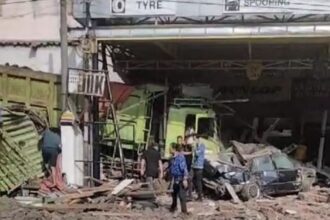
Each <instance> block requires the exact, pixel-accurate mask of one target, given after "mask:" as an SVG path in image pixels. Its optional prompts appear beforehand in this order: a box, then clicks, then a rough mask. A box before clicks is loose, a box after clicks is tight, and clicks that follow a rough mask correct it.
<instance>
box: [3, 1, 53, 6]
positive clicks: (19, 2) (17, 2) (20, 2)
mask: <svg viewBox="0 0 330 220" xmlns="http://www.w3.org/2000/svg"><path fill="white" fill-rule="evenodd" d="M41 1H50V0H25V1H13V2H3V3H0V5H13V4H24V3H30V2H41Z"/></svg>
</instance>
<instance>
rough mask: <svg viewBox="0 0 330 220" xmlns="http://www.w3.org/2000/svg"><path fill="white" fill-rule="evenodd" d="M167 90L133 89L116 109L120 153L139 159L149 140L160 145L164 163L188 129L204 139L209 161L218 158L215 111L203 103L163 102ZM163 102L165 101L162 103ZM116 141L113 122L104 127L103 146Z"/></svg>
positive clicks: (219, 144) (194, 100) (192, 100)
mask: <svg viewBox="0 0 330 220" xmlns="http://www.w3.org/2000/svg"><path fill="white" fill-rule="evenodd" d="M166 93H167V88H163V87H155V86H153V85H144V86H140V87H136V88H135V89H134V91H133V92H132V93H131V95H130V96H129V97H128V98H127V99H126V100H125V102H123V103H122V104H121V105H120V106H119V107H117V117H118V122H119V131H120V138H121V142H122V146H123V149H124V150H125V151H126V152H131V153H132V152H133V154H130V155H138V153H139V152H141V151H143V150H144V149H145V147H146V146H147V143H148V142H149V140H150V138H153V139H155V140H156V142H158V143H159V146H160V151H161V153H162V157H163V158H164V159H168V158H170V149H171V147H172V144H173V143H176V140H177V137H178V136H183V137H184V135H185V131H186V130H187V128H188V126H192V127H194V130H195V132H196V133H197V134H201V135H203V137H204V138H203V142H204V143H205V145H206V148H207V149H206V154H207V156H208V157H211V156H212V157H213V156H215V157H216V156H218V155H219V153H220V149H222V148H223V144H222V142H221V141H220V139H219V132H218V129H219V128H218V123H217V120H216V114H215V111H214V110H213V109H212V106H211V105H208V104H207V102H206V101H205V100H204V99H199V98H191V97H190V98H185V97H180V98H173V99H172V100H169V101H168V102H166V101H164V95H165V94H166ZM165 100H166V99H165ZM115 140H116V135H115V129H114V125H113V122H112V120H108V121H107V123H106V124H105V126H104V129H103V134H102V142H103V144H104V145H107V146H114V143H115Z"/></svg>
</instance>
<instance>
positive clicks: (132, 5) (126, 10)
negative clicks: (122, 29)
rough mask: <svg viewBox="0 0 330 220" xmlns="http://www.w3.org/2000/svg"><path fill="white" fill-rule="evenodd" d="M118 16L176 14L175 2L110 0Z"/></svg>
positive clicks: (161, 0)
mask: <svg viewBox="0 0 330 220" xmlns="http://www.w3.org/2000/svg"><path fill="white" fill-rule="evenodd" d="M110 1H111V4H110V7H111V8H110V9H111V10H110V11H111V14H112V15H116V16H135V15H175V5H176V4H175V2H174V1H173V2H171V1H165V0H110Z"/></svg>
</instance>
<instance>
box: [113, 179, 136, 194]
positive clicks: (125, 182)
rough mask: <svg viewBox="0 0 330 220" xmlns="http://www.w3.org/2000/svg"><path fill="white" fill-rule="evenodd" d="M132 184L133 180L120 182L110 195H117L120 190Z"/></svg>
mask: <svg viewBox="0 0 330 220" xmlns="http://www.w3.org/2000/svg"><path fill="white" fill-rule="evenodd" d="M133 182H134V179H125V180H123V181H121V182H120V183H119V184H118V185H117V186H116V187H115V188H114V190H113V191H112V193H111V194H112V195H118V194H119V193H120V192H121V191H122V190H124V189H125V188H126V187H128V186H129V185H131V184H132V183H133Z"/></svg>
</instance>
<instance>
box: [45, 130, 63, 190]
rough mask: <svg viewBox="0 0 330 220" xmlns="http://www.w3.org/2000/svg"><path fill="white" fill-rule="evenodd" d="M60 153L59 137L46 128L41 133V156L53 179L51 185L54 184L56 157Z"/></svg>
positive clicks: (55, 181)
mask: <svg viewBox="0 0 330 220" xmlns="http://www.w3.org/2000/svg"><path fill="white" fill-rule="evenodd" d="M60 153H61V137H60V136H59V135H58V134H57V133H55V132H53V131H51V130H50V129H49V128H47V129H46V130H45V131H44V133H43V139H42V156H43V159H44V163H45V165H46V168H47V170H48V171H49V172H50V175H51V177H52V180H53V186H56V183H57V180H56V163H57V157H58V155H59V154H60Z"/></svg>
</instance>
